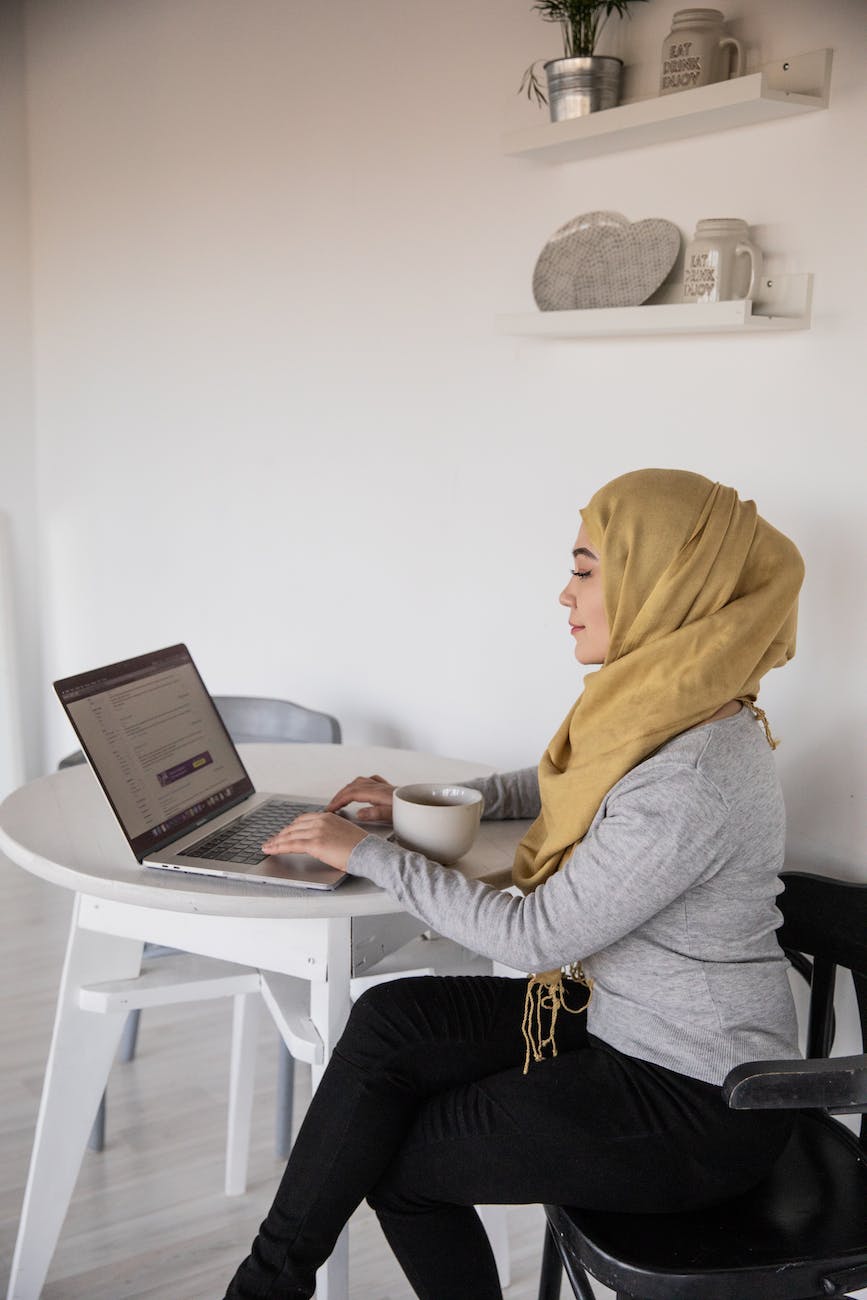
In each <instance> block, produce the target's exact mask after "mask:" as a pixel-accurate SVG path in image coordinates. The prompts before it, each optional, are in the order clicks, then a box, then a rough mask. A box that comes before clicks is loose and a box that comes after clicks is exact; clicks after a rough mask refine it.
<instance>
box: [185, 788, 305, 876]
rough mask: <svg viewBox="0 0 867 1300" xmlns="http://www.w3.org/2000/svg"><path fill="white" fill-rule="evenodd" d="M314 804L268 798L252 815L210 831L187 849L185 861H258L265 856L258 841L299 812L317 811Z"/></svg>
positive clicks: (260, 841) (280, 827)
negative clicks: (201, 859)
mask: <svg viewBox="0 0 867 1300" xmlns="http://www.w3.org/2000/svg"><path fill="white" fill-rule="evenodd" d="M321 811H322V808H321V807H320V806H319V805H318V804H312V803H292V802H290V801H289V800H287V799H269V800H268V802H267V803H263V804H261V805H260V807H258V808H256V809H254V811H253V812H251V813H247V814H246V816H244V817H241V818H239V820H238V821H235V822H231V823H230V825H228V826H224V827H222V828H221V829H220V830H218V831H214V833H213V835H208V836H207V837H206V838H205V839H203V840H198V841H197V842H196V843H195V844H193V845H192V846H191V847H190V848H188V849H184V851H183V852H184V857H187V858H214V859H216V860H217V861H218V862H244V863H251V864H252V863H255V862H261V861H262V859H263V858H264V857H265V854H264V853H263V852H262V841H263V840H267V839H268V837H269V836H271V835H273V834H274V833H275V832H276V831H280V830H282V829H283V827H284V826H286V825H288V823H289V822H291V821H292V820H293V818H295V817H297V816H298V814H299V813H304V812H321Z"/></svg>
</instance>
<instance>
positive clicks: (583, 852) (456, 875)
mask: <svg viewBox="0 0 867 1300" xmlns="http://www.w3.org/2000/svg"><path fill="white" fill-rule="evenodd" d="M726 815H727V807H726V804H725V801H724V800H723V799H722V796H721V795H720V793H719V791H718V790H717V788H716V786H714V785H712V784H711V783H710V782H709V781H708V780H707V779H706V778H705V777H703V776H702V775H701V774H700V773H699V772H697V771H696V770H695V769H694V768H681V767H672V768H666V769H662V770H658V772H657V774H656V775H655V776H654V777H653V778H652V779H644V780H632V779H631V778H630V777H627V778H626V780H625V781H624V782H623V783H621V785H620V787H619V788H618V792H617V794H616V795H615V796H611V797H610V798H609V800H608V805H607V808H606V813H605V816H604V817H602V818H601V819H600V820H599V821H598V822H597V823H596V824H595V825H594V827H592V828H591V830H590V831H589V832H588V834H587V835H586V836H585V838H584V839H583V840H582V841H581V843H580V844H578V845H577V846H576V848H575V850H574V851H573V853H572V856H571V858H570V859H569V861H568V863H567V864H566V865H565V866H564V867H563V869H562V870H560V871H558V872H557V873H556V874H555V875H553V876H551V877H550V878H549V879H548V880H547V881H545V883H544V884H542V885H540V886H539V887H538V888H537V889H536V890H534V892H533V893H531V894H528V895H527V896H526V897H523V898H521V897H515V896H514V895H512V894H509V893H504V892H502V891H500V890H497V889H493V888H491V887H490V886H488V885H483V884H481V883H480V882H478V881H473V880H466V879H465V878H464V877H463V876H462V875H461V873H460V872H459V871H455V870H452V869H449V868H445V867H442V866H440V865H439V863H435V862H431V861H430V860H429V859H427V858H425V857H424V856H423V855H422V854H420V853H412V852H410V851H408V850H406V849H402V848H400V847H399V846H398V845H396V844H391V843H387V842H386V841H383V840H381V839H379V838H377V837H375V836H367V837H366V838H365V839H364V840H362V841H361V842H360V843H359V844H357V845H356V846H355V848H354V849H353V850H352V852H351V855H350V857H349V859H348V862H347V869H348V870H349V871H350V872H351V873H352V874H355V875H360V876H366V877H367V878H368V879H369V880H373V881H374V882H375V883H376V884H378V885H381V886H382V888H383V889H386V890H388V892H389V893H390V894H391V895H393V897H394V898H396V899H397V900H398V902H400V903H401V904H402V905H403V906H404V907H405V908H406V909H407V911H409V912H411V913H412V914H413V915H414V916H417V917H419V919H420V920H422V921H424V922H425V923H426V924H427V925H429V926H431V927H432V928H433V929H435V930H436V931H437V933H439V934H442V935H444V936H445V937H446V938H449V939H453V940H455V941H456V942H458V943H461V944H463V945H464V946H465V947H467V948H471V949H473V950H474V951H475V952H478V953H480V954H481V955H482V956H485V957H490V958H492V959H493V960H495V961H501V962H504V963H506V964H507V965H509V966H514V967H519V968H523V969H524V970H530V971H540V970H549V969H552V968H554V967H556V966H562V965H564V964H566V963H567V962H570V961H580V960H582V959H583V958H585V957H588V956H590V955H591V954H592V953H594V952H597V951H599V950H600V949H602V948H605V947H607V946H608V945H609V944H611V943H614V942H615V941H616V940H617V939H620V938H622V937H623V936H624V935H626V934H629V933H630V932H631V931H632V930H634V929H636V928H637V927H638V926H639V925H641V924H642V923H643V922H644V921H646V920H648V919H649V918H650V917H651V916H655V915H656V913H657V912H660V911H661V910H662V909H663V908H664V907H666V906H668V905H669V904H670V903H671V902H673V901H674V900H675V899H676V898H678V897H679V896H680V895H681V894H682V893H684V891H685V890H687V889H688V888H689V887H690V886H691V885H693V884H695V883H696V881H697V880H698V879H699V878H701V877H702V876H704V875H705V874H707V873H709V872H711V871H713V870H716V869H717V868H718V867H719V866H721V865H722V863H723V861H724V857H723V856H721V855H722V854H724V853H725V851H726V849H725V844H726V837H725V836H724V835H723V836H720V834H719V831H720V827H721V826H722V824H723V822H724V820H725V817H726Z"/></svg>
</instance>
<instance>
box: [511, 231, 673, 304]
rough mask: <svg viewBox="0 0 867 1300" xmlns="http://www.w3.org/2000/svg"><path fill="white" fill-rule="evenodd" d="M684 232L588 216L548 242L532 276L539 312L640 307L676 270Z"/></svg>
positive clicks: (556, 233)
mask: <svg viewBox="0 0 867 1300" xmlns="http://www.w3.org/2000/svg"><path fill="white" fill-rule="evenodd" d="M679 252H680V231H679V230H678V228H677V226H675V225H674V224H673V223H672V222H671V221H663V220H662V219H661V218H659V217H648V218H647V219H645V220H644V221H628V220H627V218H626V217H624V216H621V214H620V213H619V212H584V213H582V214H581V216H579V217H574V218H573V219H572V220H571V221H567V223H566V225H565V226H561V227H560V229H559V230H556V231H555V232H554V234H553V235H552V236H551V238H550V239H549V240H548V242H547V244H546V245H545V247H544V248H543V249H542V252H541V253H540V254H539V259H538V261H537V262H536V269H535V270H534V272H533V297H534V298H535V300H536V306H537V307H538V308H539V310H540V311H574V310H575V309H583V308H593V307H638V306H640V305H641V303H643V302H646V301H647V299H648V298H649V297H651V295H652V294H654V293H655V292H656V290H657V289H658V288H659V286H660V285H661V284H662V283H663V281H664V280H665V278H666V276H668V275H669V274H670V272H671V269H672V267H673V266H674V264H675V262H676V261H677V256H678V253H679Z"/></svg>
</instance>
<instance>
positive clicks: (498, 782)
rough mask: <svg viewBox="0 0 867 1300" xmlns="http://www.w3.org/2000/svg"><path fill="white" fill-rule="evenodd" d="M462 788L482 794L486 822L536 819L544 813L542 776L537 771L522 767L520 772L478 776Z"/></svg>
mask: <svg viewBox="0 0 867 1300" xmlns="http://www.w3.org/2000/svg"><path fill="white" fill-rule="evenodd" d="M461 785H466V786H469V787H470V788H471V789H472V790H479V791H481V795H482V798H483V799H484V801H485V811H484V813H483V814H482V816H483V818H484V820H485V821H516V820H521V819H524V818H536V817H538V816H539V812H540V811H541V807H542V804H541V800H540V799H539V774H538V771H537V769H536V768H535V767H522V768H520V770H519V771H517V772H495V773H494V775H493V776H478V777H475V778H474V779H473V780H472V781H462V782H461Z"/></svg>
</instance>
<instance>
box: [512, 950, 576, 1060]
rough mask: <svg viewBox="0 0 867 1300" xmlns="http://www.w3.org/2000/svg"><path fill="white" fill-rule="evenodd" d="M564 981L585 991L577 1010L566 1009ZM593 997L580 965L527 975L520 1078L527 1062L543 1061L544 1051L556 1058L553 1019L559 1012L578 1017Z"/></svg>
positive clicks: (572, 964)
mask: <svg viewBox="0 0 867 1300" xmlns="http://www.w3.org/2000/svg"><path fill="white" fill-rule="evenodd" d="M564 977H565V978H566V979H568V980H571V981H572V982H573V983H576V984H583V985H584V987H585V988H586V990H587V997H586V999H585V1000H584V1002H583V1003H582V1005H581V1006H580V1007H570V1006H568V1004H567V1002H566V989H565V988H564V985H563V979H564ZM592 996H593V981H592V979H590V977H589V976H588V975H585V974H584V969H583V967H582V965H581V963H580V962H576V961H573V962H570V964H569V965H568V966H564V967H563V968H562V970H549V971H544V972H543V973H542V974H541V975H530V976H529V977H528V979H527V996H526V997H525V999H524V1020H523V1023H522V1025H521V1031H522V1033H523V1035H524V1043H525V1045H526V1052H525V1054H524V1074H526V1073H527V1071H528V1070H529V1068H530V1061H531V1060H533V1061H541V1060H543V1059H544V1052H545V1048H546V1047H550V1048H551V1055H552V1056H556V1055H557V1043H556V1041H555V1037H554V1034H555V1030H556V1028H557V1016H558V1014H559V1013H560V1011H561V1010H562V1011H566V1012H567V1013H568V1014H569V1015H570V1016H578V1015H580V1014H581V1012H582V1011H586V1010H587V1008H588V1007H589V1005H590V999H591V998H592ZM545 1012H547V1014H548V1016H549V1021H548V1032H547V1033H544V1031H543V1029H542V1016H543V1013H545Z"/></svg>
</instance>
